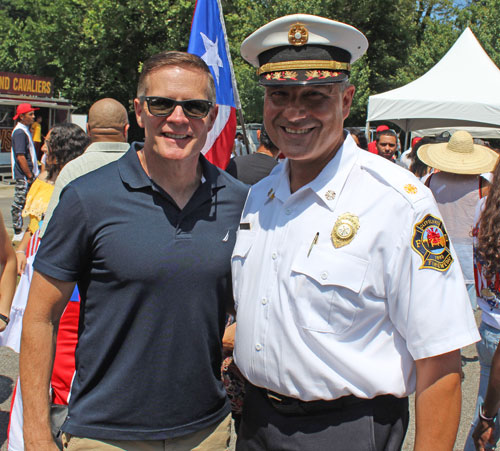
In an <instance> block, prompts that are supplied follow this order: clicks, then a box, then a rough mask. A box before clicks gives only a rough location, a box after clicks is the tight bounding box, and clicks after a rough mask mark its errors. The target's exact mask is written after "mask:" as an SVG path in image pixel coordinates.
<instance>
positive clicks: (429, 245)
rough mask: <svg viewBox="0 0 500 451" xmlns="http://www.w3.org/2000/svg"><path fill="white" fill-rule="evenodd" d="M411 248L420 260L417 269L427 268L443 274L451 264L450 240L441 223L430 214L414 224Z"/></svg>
mask: <svg viewBox="0 0 500 451" xmlns="http://www.w3.org/2000/svg"><path fill="white" fill-rule="evenodd" d="M411 247H412V248H413V250H414V251H415V252H416V253H417V254H419V255H420V257H421V258H422V265H421V266H420V268H419V269H425V268H428V269H435V270H436V271H441V272H444V271H447V270H448V268H449V267H450V266H451V264H452V263H453V257H452V256H451V253H450V240H449V239H448V234H447V233H446V230H445V228H444V224H443V221H441V219H439V218H436V217H435V216H433V215H431V214H428V215H426V216H425V217H424V219H422V220H421V221H420V222H417V223H416V224H415V226H414V228H413V237H412V242H411Z"/></svg>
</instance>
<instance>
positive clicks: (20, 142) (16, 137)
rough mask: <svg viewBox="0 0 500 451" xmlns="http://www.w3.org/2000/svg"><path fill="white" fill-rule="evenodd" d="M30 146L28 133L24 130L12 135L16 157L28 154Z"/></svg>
mask: <svg viewBox="0 0 500 451" xmlns="http://www.w3.org/2000/svg"><path fill="white" fill-rule="evenodd" d="M28 146H29V141H28V137H27V136H26V133H24V132H23V131H22V130H19V129H18V130H16V131H15V132H14V133H13V134H12V148H13V149H14V153H15V154H16V155H25V154H26V149H27V148H28Z"/></svg>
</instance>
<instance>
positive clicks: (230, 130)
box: [188, 0, 241, 169]
mask: <svg viewBox="0 0 500 451" xmlns="http://www.w3.org/2000/svg"><path fill="white" fill-rule="evenodd" d="M188 52H189V53H193V54H194V55H198V56H199V57H201V58H202V59H203V60H204V61H205V62H206V63H207V65H208V67H209V68H210V72H212V75H213V77H214V80H215V90H216V93H217V104H218V106H219V114H218V115H217V119H216V121H215V124H214V126H213V128H212V130H210V133H209V134H208V136H207V142H206V143H205V147H204V148H203V149H202V151H201V152H202V153H203V154H204V155H205V157H207V159H208V160H209V161H210V162H212V163H213V164H215V165H216V166H218V167H220V168H222V169H225V168H226V166H227V164H228V162H229V159H230V157H231V150H232V148H233V144H234V136H235V133H236V108H238V109H240V108H241V107H240V102H239V98H238V93H237V91H236V82H235V80H234V74H233V64H232V62H231V55H230V54H229V46H228V43H227V36H226V28H225V25H224V18H223V16H222V7H221V6H220V3H219V0H197V2H196V6H195V10H194V16H193V23H192V25H191V35H190V37H189V46H188Z"/></svg>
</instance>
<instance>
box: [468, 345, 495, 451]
mask: <svg viewBox="0 0 500 451" xmlns="http://www.w3.org/2000/svg"><path fill="white" fill-rule="evenodd" d="M480 409H481V410H480V412H481V413H480V414H478V415H479V421H478V424H477V426H476V428H475V429H474V432H473V433H472V437H473V439H474V445H475V446H476V450H477V451H487V450H490V449H494V447H495V445H496V443H497V442H498V424H497V419H498V411H499V409H500V344H499V345H497V348H496V351H495V354H494V355H493V359H492V360H491V371H490V378H489V382H488V390H487V392H486V397H485V398H484V403H483V405H482V406H481V407H480ZM489 412H494V413H489Z"/></svg>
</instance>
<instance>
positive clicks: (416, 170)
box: [408, 136, 448, 178]
mask: <svg viewBox="0 0 500 451" xmlns="http://www.w3.org/2000/svg"><path fill="white" fill-rule="evenodd" d="M442 142H448V140H447V139H445V138H439V137H438V138H436V137H434V136H424V137H423V138H422V139H421V140H420V141H418V142H417V143H416V144H415V145H414V146H413V147H412V148H411V152H410V153H409V154H408V158H410V160H411V163H410V172H413V174H415V176H416V177H419V178H420V177H423V176H424V175H425V174H427V172H428V171H429V166H427V165H426V164H425V163H424V162H423V161H422V160H421V159H420V158H418V154H417V151H418V149H420V147H422V146H425V145H426V144H436V143H442Z"/></svg>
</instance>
